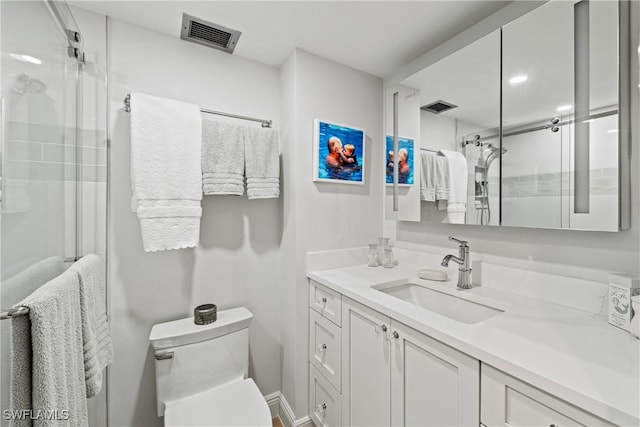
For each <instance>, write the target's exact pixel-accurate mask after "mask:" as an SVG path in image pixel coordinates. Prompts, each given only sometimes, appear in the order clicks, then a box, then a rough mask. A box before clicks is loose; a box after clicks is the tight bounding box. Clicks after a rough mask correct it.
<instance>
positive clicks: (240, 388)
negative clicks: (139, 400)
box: [164, 378, 271, 427]
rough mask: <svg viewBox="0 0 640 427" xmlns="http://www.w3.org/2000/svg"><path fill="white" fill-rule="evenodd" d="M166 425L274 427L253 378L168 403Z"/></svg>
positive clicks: (168, 426)
mask: <svg viewBox="0 0 640 427" xmlns="http://www.w3.org/2000/svg"><path fill="white" fill-rule="evenodd" d="M164 425H165V426H167V427H174V426H175V427H177V426H243V427H245V426H252V427H253V426H256V427H258V426H259V427H271V413H270V412H269V406H268V405H267V402H266V401H265V400H264V397H263V396H262V393H260V390H258V386H257V385H256V383H255V382H253V380H252V379H251V378H248V379H246V380H241V381H234V382H232V383H229V384H225V385H223V386H220V387H216V388H213V389H211V390H207V391H205V392H204V393H200V394H197V395H195V396H191V397H187V398H185V399H181V400H178V401H175V402H167V405H166V409H165V413H164Z"/></svg>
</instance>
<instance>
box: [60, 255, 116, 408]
mask: <svg viewBox="0 0 640 427" xmlns="http://www.w3.org/2000/svg"><path fill="white" fill-rule="evenodd" d="M103 267H104V264H103V263H102V261H101V260H100V257H98V256H97V255H94V254H90V255H85V256H83V257H82V258H80V260H79V261H78V262H76V263H75V264H73V265H72V266H71V267H70V270H72V271H75V272H76V273H78V277H79V278H80V306H81V316H82V347H83V352H84V378H85V383H86V390H87V397H93V396H95V395H97V394H98V393H100V390H101V389H102V370H103V369H104V368H105V367H106V366H107V365H109V364H110V363H111V362H113V344H112V343H111V332H110V331H109V322H108V321H107V311H106V305H105V300H104V295H105V280H104V273H103Z"/></svg>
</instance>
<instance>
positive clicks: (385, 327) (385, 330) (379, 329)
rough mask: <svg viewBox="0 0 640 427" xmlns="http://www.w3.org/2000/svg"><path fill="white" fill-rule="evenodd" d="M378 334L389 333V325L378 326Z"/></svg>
mask: <svg viewBox="0 0 640 427" xmlns="http://www.w3.org/2000/svg"><path fill="white" fill-rule="evenodd" d="M375 331H376V334H379V333H380V332H387V325H378V326H376V329H375Z"/></svg>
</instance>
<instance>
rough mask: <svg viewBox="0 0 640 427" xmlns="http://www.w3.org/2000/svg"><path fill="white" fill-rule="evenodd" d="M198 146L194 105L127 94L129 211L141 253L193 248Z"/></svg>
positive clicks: (198, 180) (196, 235)
mask: <svg viewBox="0 0 640 427" xmlns="http://www.w3.org/2000/svg"><path fill="white" fill-rule="evenodd" d="M201 142H202V117H201V114H200V109H199V108H198V106H196V105H191V104H186V103H184V102H179V101H173V100H169V99H163V98H158V97H154V96H150V95H145V94H141V93H133V94H131V184H132V189H133V198H132V208H133V210H134V212H137V213H138V219H139V220H140V228H141V230H142V242H143V245H144V250H145V251H157V250H165V249H180V248H189V247H194V246H198V238H199V234H200V217H201V216H202V208H201V206H200V201H201V200H202V171H201V163H200V157H201V150H202V148H201Z"/></svg>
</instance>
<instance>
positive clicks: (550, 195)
mask: <svg viewBox="0 0 640 427" xmlns="http://www.w3.org/2000/svg"><path fill="white" fill-rule="evenodd" d="M502 31H503V33H502V69H503V81H502V112H503V114H502V123H503V140H502V144H503V151H504V152H505V154H504V156H503V164H502V225H509V226H526V227H546V228H565V229H587V230H606V231H617V230H618V207H619V203H618V3H617V2H615V1H606V2H599V1H596V2H589V1H587V0H584V1H579V2H574V1H552V2H549V3H547V4H545V5H543V6H541V7H539V8H537V9H535V10H533V11H532V12H530V13H528V14H527V15H525V16H523V17H521V18H520V19H517V20H516V21H513V22H512V23H510V24H508V25H505V26H504V27H503V30H502ZM581 168H582V170H581ZM581 186H582V188H581ZM581 191H582V193H581ZM580 199H582V200H580ZM580 203H582V206H580Z"/></svg>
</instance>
